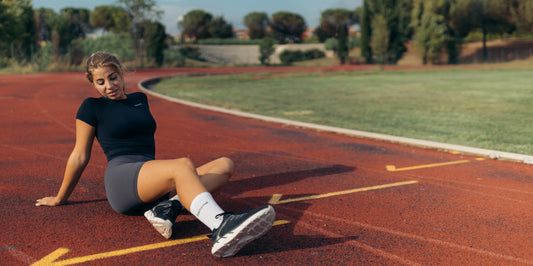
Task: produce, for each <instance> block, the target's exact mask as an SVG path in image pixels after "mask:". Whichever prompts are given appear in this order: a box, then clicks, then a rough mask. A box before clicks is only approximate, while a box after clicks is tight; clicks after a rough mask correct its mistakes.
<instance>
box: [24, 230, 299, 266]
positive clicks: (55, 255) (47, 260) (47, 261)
mask: <svg viewBox="0 0 533 266" xmlns="http://www.w3.org/2000/svg"><path fill="white" fill-rule="evenodd" d="M288 223H290V222H289V221H287V220H278V221H275V222H274V224H272V226H276V225H283V224H288ZM207 236H208V235H207V234H205V235H199V236H195V237H191V238H185V239H177V240H171V241H165V242H161V243H155V244H149V245H144V246H139V247H133V248H127V249H121V250H115V251H110V252H104V253H99V254H94V255H89V256H84V257H78V258H72V259H67V260H62V261H56V260H57V259H59V257H61V256H63V255H65V254H67V253H68V252H69V251H70V250H69V249H68V248H58V249H56V250H55V251H54V252H52V253H50V254H48V255H47V256H45V257H44V258H42V259H41V260H39V261H37V262H36V263H34V264H32V265H33V266H37V265H54V266H55V265H71V264H77V263H83V262H88V261H93V260H98V259H105V258H110V257H117V256H123V255H127V254H131V253H137V252H142V251H147V250H153V249H160V248H166V247H171V246H176V245H181V244H186V243H191V242H196V241H201V240H205V239H208V237H207Z"/></svg>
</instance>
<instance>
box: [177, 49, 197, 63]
mask: <svg viewBox="0 0 533 266" xmlns="http://www.w3.org/2000/svg"><path fill="white" fill-rule="evenodd" d="M178 51H179V52H180V53H181V54H182V55H183V56H185V57H187V58H190V59H194V60H200V55H201V54H200V49H198V47H192V46H182V47H180V48H179V49H178Z"/></svg>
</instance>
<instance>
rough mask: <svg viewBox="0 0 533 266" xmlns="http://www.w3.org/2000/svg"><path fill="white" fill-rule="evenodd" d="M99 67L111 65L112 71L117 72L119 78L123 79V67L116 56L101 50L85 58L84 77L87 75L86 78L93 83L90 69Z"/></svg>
mask: <svg viewBox="0 0 533 266" xmlns="http://www.w3.org/2000/svg"><path fill="white" fill-rule="evenodd" d="M100 67H111V68H112V69H113V70H114V71H116V72H117V73H118V75H119V76H120V78H121V79H122V80H123V81H124V68H123V67H122V65H121V64H120V61H119V60H118V58H117V57H116V56H114V55H113V54H110V53H107V52H103V51H98V52H96V53H94V54H92V55H91V56H90V57H89V58H88V59H87V66H86V69H85V77H87V80H89V82H90V83H91V84H92V83H93V73H92V71H93V70H94V69H97V68H100Z"/></svg>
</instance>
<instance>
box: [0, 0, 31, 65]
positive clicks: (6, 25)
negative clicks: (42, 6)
mask: <svg viewBox="0 0 533 266" xmlns="http://www.w3.org/2000/svg"><path fill="white" fill-rule="evenodd" d="M35 44H36V41H35V23H34V16H33V8H32V4H31V0H20V1H0V56H3V57H6V58H16V59H20V60H27V59H30V58H31V56H32V51H33V50H34V49H35V46H36V45H35Z"/></svg>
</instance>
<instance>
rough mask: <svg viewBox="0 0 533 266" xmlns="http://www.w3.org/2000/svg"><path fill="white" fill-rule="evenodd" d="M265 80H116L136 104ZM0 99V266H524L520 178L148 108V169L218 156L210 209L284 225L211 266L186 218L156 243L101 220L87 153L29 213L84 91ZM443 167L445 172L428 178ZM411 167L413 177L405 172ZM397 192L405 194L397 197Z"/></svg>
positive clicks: (366, 144)
mask: <svg viewBox="0 0 533 266" xmlns="http://www.w3.org/2000/svg"><path fill="white" fill-rule="evenodd" d="M264 70H265V69H262V68H253V69H229V70H220V69H216V70H199V69H197V70H154V71H142V72H136V73H132V74H130V75H128V76H127V77H126V78H127V83H128V84H127V86H128V89H129V91H135V90H137V88H136V84H137V82H138V81H140V80H141V79H144V78H147V77H150V76H156V75H167V74H173V73H177V72H183V71H206V72H209V71H217V72H220V71H233V72H234V71H264ZM268 70H272V69H268ZM274 70H276V71H280V72H285V71H294V69H290V68H289V69H287V68H279V69H276V68H274ZM307 70H315V69H307ZM330 70H332V69H330ZM352 70H353V69H352ZM0 86H1V90H0V103H1V105H0V126H1V128H2V133H1V139H0V140H1V141H0V147H1V149H0V154H1V158H2V160H1V161H0V166H1V169H2V173H1V175H0V202H1V204H0V226H1V230H0V264H2V265H27V264H32V263H36V262H38V261H41V262H52V261H55V262H58V263H61V262H64V263H74V262H85V263H87V264H91V265H115V264H121V265H126V264H171V265H178V264H241V265H244V264H299V265H310V264H365V265H366V264H445V265H458V264H475V265H521V264H533V240H532V239H533V222H532V221H533V215H532V213H533V182H532V180H533V179H532V177H531V176H532V175H531V173H532V170H533V166H530V165H525V164H518V163H512V162H502V161H495V160H489V159H487V160H477V158H474V157H469V156H463V155H459V154H452V153H444V152H439V151H433V150H424V149H418V148H412V147H406V146H401V145H396V144H390V143H385V142H378V141H373V140H368V139H358V138H353V137H347V136H342V135H337V134H332V133H324V132H315V131H309V130H302V129H297V128H291V127H286V126H280V125H276V124H269V123H264V122H259V121H254V120H250V119H242V118H237V117H232V116H228V115H223V114H217V113H213V112H208V111H204V110H199V109H194V108H190V107H185V106H181V105H179V104H175V103H169V102H167V101H164V100H161V99H157V98H154V97H151V96H149V100H150V104H151V109H152V112H153V114H154V116H155V118H156V120H157V122H158V130H157V134H156V143H157V151H158V158H175V157H182V156H190V157H191V158H192V159H193V160H194V161H195V162H197V163H198V164H200V163H203V162H206V161H208V160H210V159H213V158H215V157H219V156H230V157H231V158H233V159H234V160H235V162H236V165H237V173H236V175H235V176H234V178H233V179H232V181H231V182H230V183H229V184H228V186H227V187H226V188H225V189H224V190H223V191H222V193H221V194H219V195H217V196H216V198H217V200H218V201H219V203H220V204H221V206H222V207H223V208H224V209H227V210H235V211H240V210H246V209H250V208H253V207H257V206H260V205H264V204H266V203H268V202H269V201H272V196H273V195H275V194H281V196H277V197H278V198H279V200H278V201H277V202H276V201H275V200H274V201H272V202H273V203H277V204H275V205H274V207H275V209H276V211H277V219H278V220H285V221H288V223H284V224H280V225H276V226H274V227H273V228H272V230H271V231H270V232H269V233H268V234H267V235H266V236H264V237H262V238H261V239H259V240H258V241H256V242H253V243H252V244H250V245H248V246H247V247H245V248H244V249H243V250H241V252H239V253H238V254H237V256H236V257H234V258H228V259H223V260H215V259H214V258H213V257H212V256H211V255H210V246H211V243H210V240H206V239H205V237H203V235H205V234H207V233H209V232H208V230H207V229H206V228H205V227H204V226H203V225H201V224H200V223H199V222H198V221H196V220H195V219H193V217H192V216H190V215H189V216H187V215H184V216H180V217H179V218H178V220H179V222H178V224H177V227H176V229H175V231H176V233H175V234H174V236H173V238H172V239H171V240H170V241H167V240H165V239H163V238H162V237H160V236H159V235H157V234H156V232H155V231H154V230H153V229H152V228H151V225H150V224H149V223H148V222H146V221H145V219H144V217H131V216H124V215H120V214H116V213H114V212H113V211H112V210H111V208H110V207H109V205H108V203H107V202H106V199H105V198H106V197H105V192H104V187H103V178H102V176H103V172H104V169H105V165H106V162H105V157H104V155H103V153H102V151H101V149H100V148H99V147H98V146H97V145H98V144H95V149H94V152H93V157H92V159H91V163H90V164H89V166H88V168H87V170H86V172H85V173H84V176H83V177H82V179H81V181H80V183H79V184H78V186H77V188H76V190H75V191H74V193H73V195H72V197H71V199H70V203H69V204H68V205H65V206H60V207H54V208H50V207H35V206H34V202H35V200H36V199H37V198H40V197H43V196H49V195H54V194H55V193H56V192H57V190H58V188H59V185H60V183H61V180H62V175H63V171H64V167H65V163H66V159H67V157H68V155H69V153H70V151H71V150H72V148H73V144H74V116H75V112H76V110H77V108H78V106H79V104H80V103H81V102H82V100H83V99H84V98H85V97H88V96H97V95H96V91H95V90H94V89H92V88H91V87H90V86H89V85H88V84H87V82H86V81H85V80H84V77H83V74H82V73H53V74H33V75H13V76H0ZM447 162H454V164H449V165H439V164H438V163H447ZM387 165H394V166H395V169H396V171H389V170H392V169H393V168H392V167H389V170H387V168H386V166H387ZM413 166H423V167H420V168H406V167H413ZM405 181H412V182H410V183H399V182H405ZM390 184H392V185H390ZM379 185H385V186H383V187H375V186H379ZM369 187H370V188H371V189H363V190H354V189H358V188H369ZM289 199H292V201H289ZM195 236H202V237H200V240H198V239H196V238H192V237H195Z"/></svg>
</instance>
